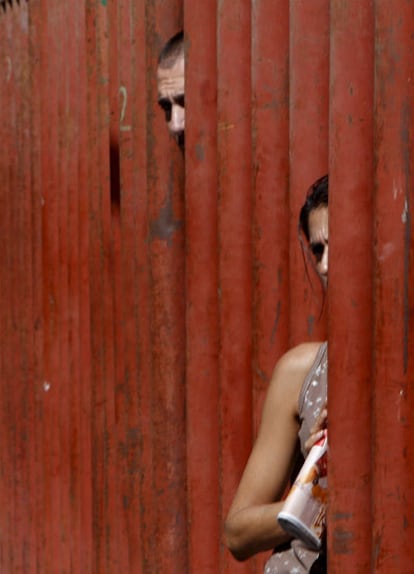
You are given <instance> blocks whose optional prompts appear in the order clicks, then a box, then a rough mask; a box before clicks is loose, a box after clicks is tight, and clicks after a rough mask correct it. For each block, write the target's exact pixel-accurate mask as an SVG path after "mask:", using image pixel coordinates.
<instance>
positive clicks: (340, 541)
mask: <svg viewBox="0 0 414 574" xmlns="http://www.w3.org/2000/svg"><path fill="white" fill-rule="evenodd" d="M353 540H354V535H353V533H352V532H351V531H349V530H343V529H342V528H335V529H334V533H333V551H334V553H335V554H351V553H352V542H353Z"/></svg>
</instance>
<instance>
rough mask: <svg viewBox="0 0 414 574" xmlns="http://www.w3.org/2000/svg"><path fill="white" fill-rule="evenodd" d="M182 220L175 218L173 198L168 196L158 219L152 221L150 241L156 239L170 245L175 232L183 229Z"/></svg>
mask: <svg viewBox="0 0 414 574" xmlns="http://www.w3.org/2000/svg"><path fill="white" fill-rule="evenodd" d="M182 225H183V223H182V221H180V220H178V219H175V216H174V209H173V205H172V198H171V196H168V198H167V202H166V204H165V205H163V206H162V207H161V209H160V211H159V214H158V217H157V219H155V220H153V221H151V223H150V242H152V241H154V240H155V239H160V240H161V241H166V242H167V244H168V245H169V246H170V245H171V241H172V237H173V235H174V233H175V232H176V231H177V230H179V229H181V227H182Z"/></svg>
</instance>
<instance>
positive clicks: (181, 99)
mask: <svg viewBox="0 0 414 574" xmlns="http://www.w3.org/2000/svg"><path fill="white" fill-rule="evenodd" d="M175 103H176V104H177V105H179V106H180V108H185V97H184V94H183V95H182V96H177V97H176V98H175Z"/></svg>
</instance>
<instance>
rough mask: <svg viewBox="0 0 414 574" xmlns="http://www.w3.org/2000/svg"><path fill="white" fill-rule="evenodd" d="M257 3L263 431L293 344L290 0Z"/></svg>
mask: <svg viewBox="0 0 414 574" xmlns="http://www.w3.org/2000/svg"><path fill="white" fill-rule="evenodd" d="M252 9H253V12H252V96H251V97H252V122H253V125H252V137H253V142H252V154H253V167H252V170H253V172H252V177H253V212H252V219H253V222H252V223H253V246H252V248H253V269H252V272H253V281H254V282H253V332H252V336H253V357H252V361H253V364H252V367H253V370H252V376H253V393H254V407H255V411H256V412H255V431H257V427H258V424H259V421H260V414H261V406H262V402H263V398H264V395H265V393H266V389H267V386H268V384H269V381H270V378H271V376H272V372H273V368H274V365H275V361H276V358H277V357H279V356H281V354H282V353H283V352H284V351H285V350H287V348H288V346H289V305H290V303H289V301H290V281H289V233H290V225H289V5H288V3H287V2H285V1H284V0H281V1H279V2H275V1H274V0H262V1H260V2H254V3H253V6H252ZM275 246H277V249H275Z"/></svg>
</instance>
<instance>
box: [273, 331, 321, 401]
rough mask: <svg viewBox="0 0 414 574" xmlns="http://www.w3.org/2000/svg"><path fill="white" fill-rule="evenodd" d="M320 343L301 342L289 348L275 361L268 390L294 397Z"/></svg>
mask: <svg viewBox="0 0 414 574" xmlns="http://www.w3.org/2000/svg"><path fill="white" fill-rule="evenodd" d="M320 346H321V343H320V342H319V343H301V344H300V345H297V346H296V347H293V348H292V349H289V351H287V352H286V353H285V354H284V355H282V357H281V358H280V359H279V361H278V362H277V364H276V366H275V369H274V371H273V375H272V380H271V383H270V389H269V392H270V393H271V394H273V393H274V392H277V394H280V393H282V394H285V395H289V396H291V398H292V401H293V403H292V404H294V405H295V406H296V399H297V396H298V393H299V391H300V389H301V388H302V384H303V382H304V380H305V377H306V375H307V374H308V372H309V370H310V369H311V367H312V365H313V363H314V361H315V359H316V355H317V353H318V350H319V348H320Z"/></svg>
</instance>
